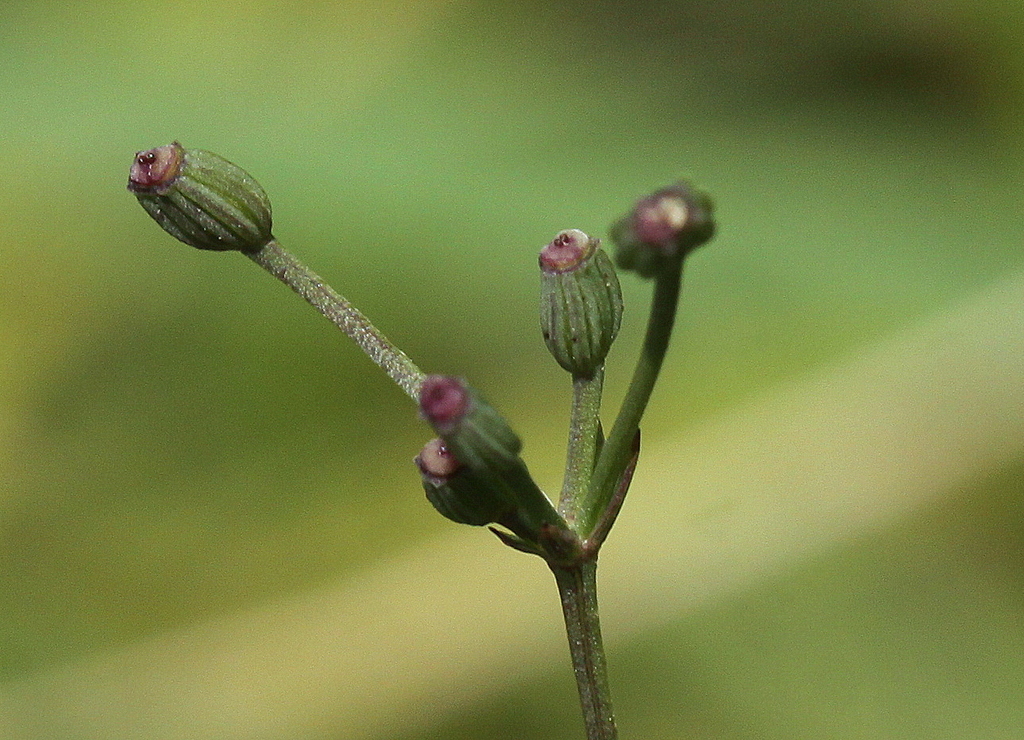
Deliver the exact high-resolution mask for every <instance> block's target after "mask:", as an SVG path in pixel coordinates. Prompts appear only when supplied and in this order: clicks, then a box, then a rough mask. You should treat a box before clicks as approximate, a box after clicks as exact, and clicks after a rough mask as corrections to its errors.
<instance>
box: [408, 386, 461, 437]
mask: <svg viewBox="0 0 1024 740" xmlns="http://www.w3.org/2000/svg"><path fill="white" fill-rule="evenodd" d="M469 402H470V395H469V390H468V389H467V388H466V385H465V383H463V382H462V381H461V380H459V379H458V378H453V377H451V376H448V375H428V376H427V377H426V378H425V379H424V380H423V385H422V387H421V388H420V412H421V413H422V414H423V418H425V419H426V420H427V421H428V422H430V425H431V426H433V427H434V429H436V430H437V431H438V432H440V433H442V434H444V433H445V432H447V431H450V430H451V429H453V428H454V427H455V426H456V425H457V424H458V423H459V422H460V421H462V418H463V417H464V416H465V415H466V413H467V412H468V411H469Z"/></svg>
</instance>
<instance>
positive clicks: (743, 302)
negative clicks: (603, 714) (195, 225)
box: [0, 0, 1024, 740]
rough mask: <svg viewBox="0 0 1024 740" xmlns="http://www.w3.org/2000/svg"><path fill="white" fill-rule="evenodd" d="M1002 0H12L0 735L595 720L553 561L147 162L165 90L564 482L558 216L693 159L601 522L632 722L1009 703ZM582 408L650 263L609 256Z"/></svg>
mask: <svg viewBox="0 0 1024 740" xmlns="http://www.w3.org/2000/svg"><path fill="white" fill-rule="evenodd" d="M1022 28H1024V6H1022V5H1021V4H1020V3H1019V2H1017V0H983V1H981V2H974V1H972V2H966V1H965V0H940V1H939V2H929V3H921V2H911V1H910V0H894V1H887V2H883V1H882V0H847V2H842V3H838V4H832V3H812V2H804V1H802V0H781V1H779V2H769V1H768V0H734V1H732V2H724V3H723V2H707V0H693V1H691V2H679V1H677V2H673V1H670V0H642V1H640V2H631V3H626V2H621V3H619V2H612V1H610V0H605V1H603V2H600V1H599V2H594V1H593V0H592V1H590V2H582V1H580V0H575V1H574V0H560V1H547V2H540V1H534V2H523V3H509V4H500V3H488V2H483V1H482V0H475V1H474V0H448V1H442V0H417V1H415V2H414V1H412V0H379V1H378V2H373V3H370V2H355V1H353V2H328V1H318V0H310V1H309V2H305V3H301V4H298V3H294V4H293V3H279V2H258V1H256V0H251V1H249V2H245V1H237V0H203V2H153V1H151V0H133V2H123V1H115V0H106V1H104V2H96V1H92V0H83V2H78V3H74V4H72V5H67V4H65V3H58V2H53V1H51V0H33V1H31V2H29V1H19V0H6V2H4V3H3V5H2V6H0V100H2V105H0V135H2V136H0V226H2V233H3V239H2V242H0V255H2V257H3V265H4V268H5V269H4V277H3V281H2V285H3V288H2V290H0V351H2V358H3V359H2V361H0V738H2V740H55V739H57V738H60V739H63V740H93V739H95V740H118V739H121V738H124V739H125V740H128V739H129V738H130V739H132V740H138V739H139V738H153V739H155V740H162V739H163V738H168V739H170V738H192V739H194V740H204V739H206V738H209V739H211V740H212V739H214V738H216V739H218V740H220V739H235V738H238V739H242V738H246V739H250V740H263V739H266V740H328V739H339V740H340V739H341V738H346V739H349V738H365V739H366V740H376V739H379V740H385V739H387V740H425V739H427V738H484V737H486V738H516V739H519V740H522V739H536V740H546V739H552V740H553V739H554V738H568V737H580V736H581V726H580V720H579V710H578V706H577V704H576V699H575V687H574V684H573V681H572V677H571V672H570V670H569V666H568V659H567V651H566V648H565V645H564V634H563V632H562V627H561V623H560V619H561V617H560V614H559V611H558V608H557V603H556V595H555V590H554V585H553V583H552V582H550V581H551V579H550V576H549V575H548V574H547V573H546V572H545V570H544V567H543V565H542V564H541V563H540V562H539V561H536V560H534V559H531V558H528V557H526V556H524V555H521V554H519V553H515V552H512V551H511V550H507V549H506V548H503V547H501V546H500V544H499V543H498V542H497V541H496V540H494V538H493V537H491V536H490V535H489V534H488V533H486V532H485V531H483V530H480V529H476V528H468V527H458V526H456V525H454V524H451V523H449V522H447V521H446V520H443V519H442V518H441V517H439V516H437V515H436V514H435V513H434V512H433V510H432V509H430V508H429V506H428V505H427V503H426V501H425V500H424V498H423V495H422V490H421V489H420V487H419V483H418V478H417V474H416V471H415V469H414V467H413V466H412V464H411V460H412V457H413V456H414V455H415V454H416V452H417V451H418V449H419V447H420V445H421V444H422V443H423V442H424V441H425V440H426V439H427V438H428V437H429V433H428V431H427V429H426V428H425V426H424V425H423V424H422V423H421V422H419V421H418V420H417V418H416V415H415V409H414V408H413V406H412V404H410V403H409V402H408V399H406V398H405V397H404V396H403V395H402V394H401V392H400V391H398V390H397V389H396V388H394V387H392V386H391V385H390V384H389V382H388V381H387V379H386V378H384V377H383V375H381V374H380V373H379V372H377V371H376V370H375V368H373V367H372V365H370V364H369V363H368V362H367V361H366V360H365V358H363V357H362V356H361V355H360V354H359V353H358V352H357V351H356V350H355V348H354V347H352V346H351V345H350V344H349V343H348V342H347V340H345V339H344V337H342V336H341V335H340V334H338V333H337V331H336V330H334V328H333V327H331V326H330V325H329V324H327V323H326V322H325V321H324V320H323V319H321V318H320V317H319V316H318V315H317V314H315V312H313V311H312V310H311V309H310V308H309V307H308V306H306V305H305V304H304V303H302V302H301V301H300V300H299V299H298V298H296V297H295V296H294V295H292V294H291V293H290V292H289V291H287V290H286V289H285V288H284V287H283V286H281V285H280V284H278V283H276V281H274V280H272V279H271V278H269V277H268V276H267V275H265V274H264V273H262V272H261V271H260V270H258V269H257V268H256V267H254V266H253V265H252V264H251V263H249V262H248V261H247V260H245V259H244V258H242V257H240V256H239V255H235V254H215V253H201V252H198V251H195V250H192V249H189V248H187V247H184V246H183V245H181V244H178V243H176V242H174V241H173V240H172V239H171V238H170V237H168V236H166V235H165V234H164V233H163V232H161V231H160V230H159V229H158V228H157V227H156V225H155V224H153V223H152V222H151V221H150V220H149V218H148V217H147V216H146V215H145V214H144V213H143V211H142V210H141V209H140V208H139V207H138V205H137V204H136V203H135V200H134V198H132V197H131V196H130V195H129V194H128V193H127V192H126V191H125V182H126V178H127V174H128V167H129V165H130V162H131V158H132V155H133V153H134V152H135V151H136V150H139V149H147V148H150V147H153V146H157V145H161V144H166V143H168V142H170V141H171V140H174V139H179V140H180V141H182V142H183V143H184V144H185V145H186V146H195V147H201V148H206V149H211V150H213V151H216V152H218V153H220V154H222V155H224V156H225V157H227V158H229V159H231V160H233V161H235V162H237V163H238V164H240V165H241V166H243V167H244V168H246V169H247V170H249V171H250V172H251V173H252V174H253V175H255V176H256V177H257V179H259V180H260V182H261V183H262V184H263V186H264V187H265V188H266V189H267V191H268V192H269V193H270V194H271V197H272V199H273V203H274V209H275V221H276V228H275V232H276V234H277V236H278V237H279V239H280V240H281V241H282V242H283V243H284V245H285V246H286V247H288V248H290V249H291V250H292V251H293V252H295V253H296V254H297V255H298V256H299V257H300V258H301V259H303V260H305V261H306V262H308V263H309V264H310V265H311V266H313V267H314V269H316V270H317V271H318V272H320V273H321V274H322V275H324V276H325V277H326V278H327V279H328V280H330V281H331V282H332V283H333V284H334V286H335V287H336V288H337V289H338V290H339V291H341V292H342V293H343V294H345V295H346V296H347V297H348V298H350V299H351V300H352V301H353V302H354V303H355V304H356V305H358V306H360V307H361V308H362V309H363V310H364V311H365V312H366V313H367V314H368V315H370V316H371V317H372V318H373V319H374V320H375V321H376V322H377V323H378V325H379V326H380V327H381V328H382V329H383V330H384V331H385V332H386V333H387V334H388V335H389V336H390V337H391V338H392V339H394V340H395V341H396V342H397V343H398V344H399V345H401V346H402V347H403V348H404V349H406V351H407V352H408V353H409V354H410V355H411V356H412V357H413V358H414V359H415V360H416V361H417V362H418V363H419V364H420V365H421V366H422V367H424V368H425V369H427V370H429V371H435V372H452V373H458V374H462V375H465V376H466V377H468V378H470V379H471V380H472V382H473V383H474V384H475V385H476V386H477V387H479V388H480V389H481V390H482V391H483V392H484V393H485V394H486V395H488V396H489V398H490V400H491V401H492V402H494V403H495V405H497V406H498V407H499V408H501V409H503V410H504V411H505V412H506V414H507V416H509V418H510V419H511V420H512V421H513V423H514V425H515V426H516V427H517V429H518V430H519V431H520V432H521V433H522V435H523V437H524V438H525V440H526V450H525V455H526V457H527V461H528V463H529V464H530V466H531V469H532V470H533V471H534V473H535V476H536V477H537V478H538V479H539V480H540V481H541V483H542V485H543V486H544V487H546V488H547V489H548V490H557V487H558V481H559V476H560V471H559V468H560V464H561V459H562V455H563V452H564V444H565V440H564V435H565V428H564V426H565V423H564V419H565V414H566V411H567V407H568V388H567V380H566V378H565V377H564V376H563V374H562V373H561V371H559V370H558V368H557V367H555V366H554V363H553V362H552V361H551V360H550V359H549V358H548V357H547V356H546V354H545V351H544V348H543V344H542V342H541V340H540V337H539V331H538V328H537V314H536V310H537V309H536V302H537V298H536V291H537V284H538V279H537V275H536V263H535V260H536V252H537V251H538V250H539V249H540V247H542V246H543V245H544V244H545V243H546V242H547V241H548V240H549V239H550V238H551V236H553V235H554V233H555V232H557V231H558V230H559V229H562V228H568V227H577V228H582V229H584V230H586V231H588V232H590V233H592V234H595V235H598V236H604V235H605V233H606V229H607V226H608V224H610V222H611V221H612V220H613V218H615V217H617V216H618V215H620V214H621V213H623V212H625V210H627V209H628V208H629V206H630V204H631V203H632V202H633V200H634V199H635V198H637V197H638V196H640V195H643V194H644V193H646V192H648V191H650V190H653V189H655V188H657V187H660V186H662V185H664V184H667V183H668V182H671V181H672V180H673V179H675V178H677V177H679V176H681V175H685V176H690V177H692V178H693V179H694V180H695V181H696V182H698V183H699V184H700V185H701V186H703V187H704V188H706V189H708V190H710V191H711V192H712V193H713V194H714V195H715V197H716V200H717V204H718V214H719V221H720V235H719V237H718V238H717V239H716V240H715V241H714V242H713V243H712V244H711V245H709V246H707V247H704V248H703V249H702V250H701V251H699V252H698V253H696V254H695V255H694V256H693V257H692V258H691V259H690V260H689V261H688V263H687V275H686V286H685V290H684V299H683V305H682V309H681V317H680V320H679V325H678V327H677V330H676V336H675V343H674V345H673V349H672V352H671V353H670V356H669V358H668V362H667V367H666V370H665V373H664V381H663V384H662V385H661V386H660V387H659V389H658V391H657V393H656V396H655V398H654V403H653V406H652V408H651V410H650V412H649V414H648V417H647V420H646V423H645V425H644V435H645V436H644V451H643V454H642V458H641V469H640V471H639V473H638V475H637V478H636V480H635V481H634V486H633V491H632V492H631V494H630V500H629V501H627V505H626V507H625V510H624V512H623V515H622V517H621V519H620V523H619V524H618V525H617V527H616V530H615V532H613V534H612V537H611V539H610V540H609V542H608V544H607V546H606V548H605V551H604V553H603V555H602V581H601V588H602V601H603V607H602V608H603V612H604V616H605V637H606V642H607V646H608V649H609V660H610V665H611V674H612V676H611V677H612V682H613V692H614V695H615V699H616V703H617V710H618V714H619V717H620V729H621V735H622V737H623V738H641V737H644V738H659V739H660V738H664V739H669V740H670V739H673V738H680V739H683V738H704V739H707V740H711V739H721V740H740V739H744V740H746V739H748V738H749V739H750V740H754V739H758V740H763V739H771V738H779V739H780V740H781V739H782V738H785V739H786V740H798V739H801V738H806V739H807V740H811V739H814V740H818V739H820V738H837V739H843V740H845V739H850V740H853V739H855V738H856V739H861V738H864V739H867V738H871V739H872V740H877V739H879V738H921V739H922V740H924V739H927V740H941V739H945V738H949V739H953V738H970V739H972V740H979V739H988V738H992V739H996V738H999V739H1003V738H1019V737H1024V597H1022V593H1024V589H1022V586H1024V506H1022V502H1021V496H1022V494H1024V257H1022V253H1021V245H1022V236H1024V222H1022V218H1021V213H1022V209H1021V203H1022V200H1021V196H1022V194H1024V187H1022V185H1024V183H1022V178H1021V165H1022V160H1024V158H1022V156H1021V155H1022V144H1024V126H1022V124H1021V120H1022V114H1024V102H1022V101H1024V96H1022V91H1024V53H1022V49H1021V31H1022ZM623 283H624V289H625V294H626V295H625V298H626V302H627V304H626V310H627V316H626V321H625V325H624V328H623V333H622V338H621V339H620V340H619V342H618V344H617V346H616V348H615V349H614V350H613V354H612V357H611V358H610V361H609V383H608V391H607V403H608V411H607V414H608V415H611V414H612V413H613V411H614V408H615V402H616V401H617V399H618V398H619V397H620V396H621V393H622V391H623V389H624V387H625V382H626V380H627V378H628V376H629V373H630V370H631V365H632V358H633V356H634V353H635V350H636V347H637V344H638V339H639V335H640V333H641V330H642V326H643V321H644V315H645V304H646V302H647V300H648V296H649V286H648V285H644V284H642V283H641V282H640V281H638V280H636V279H635V278H634V277H631V276H625V277H624V278H623Z"/></svg>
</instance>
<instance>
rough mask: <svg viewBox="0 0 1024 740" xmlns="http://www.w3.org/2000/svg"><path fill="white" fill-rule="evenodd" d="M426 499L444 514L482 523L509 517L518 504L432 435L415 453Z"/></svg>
mask: <svg viewBox="0 0 1024 740" xmlns="http://www.w3.org/2000/svg"><path fill="white" fill-rule="evenodd" d="M416 464H417V465H418V466H419V469H420V475H421V477H422V479H423V490H424V491H425V492H426V494H427V500H428V501H430V503H431V504H432V505H433V507H434V508H435V509H437V511H438V512H439V513H440V514H441V515H442V516H444V517H447V518H448V519H451V520H452V521H453V522H458V523H459V524H472V525H475V526H482V525H484V524H494V523H496V522H500V521H502V520H504V519H507V518H508V517H509V516H510V514H511V513H512V511H513V510H514V509H515V504H514V503H511V502H509V500H508V499H507V498H506V497H505V496H504V495H503V491H502V489H500V488H497V487H495V486H493V485H489V484H488V483H487V482H486V481H485V480H482V479H481V478H480V477H479V476H477V475H476V474H474V473H473V471H472V470H470V469H469V468H468V467H466V466H465V465H462V463H460V462H459V461H458V460H457V459H456V458H455V456H454V455H453V454H452V453H451V452H450V451H449V450H448V448H447V447H446V446H445V443H444V441H443V440H441V439H432V440H430V441H429V442H427V444H426V445H425V446H424V447H423V449H422V450H421V451H420V454H419V455H418V456H417V457H416Z"/></svg>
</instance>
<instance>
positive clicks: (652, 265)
mask: <svg viewBox="0 0 1024 740" xmlns="http://www.w3.org/2000/svg"><path fill="white" fill-rule="evenodd" d="M713 209H714V207H713V204H712V202H711V198H710V197H709V196H708V195H707V194H706V193H702V192H700V191H698V190H694V189H693V188H692V187H691V186H690V184H689V183H686V182H678V183H676V184H675V185H670V186H669V187H667V188H664V189H662V190H659V191H657V192H655V193H652V194H651V195H649V196H647V197H646V198H641V199H640V200H639V201H638V202H637V204H636V206H634V208H633V211H632V212H631V213H630V214H629V215H627V216H624V217H623V218H621V219H620V220H619V221H618V222H616V223H615V224H614V225H613V226H612V241H614V242H615V246H616V247H617V251H616V253H615V261H616V263H617V264H618V265H619V267H621V268H622V269H624V270H635V271H636V272H637V273H638V274H639V275H640V276H641V277H654V276H655V275H657V274H658V273H659V272H661V271H662V270H663V269H666V266H670V265H674V264H675V263H676V261H677V260H679V259H680V258H682V257H685V256H686V255H687V254H688V253H689V252H690V251H692V250H693V249H696V248H697V247H699V246H700V245H701V244H703V243H704V242H706V241H708V240H709V239H710V238H711V237H712V236H714V233H715V221H714V218H713V216H712V211H713Z"/></svg>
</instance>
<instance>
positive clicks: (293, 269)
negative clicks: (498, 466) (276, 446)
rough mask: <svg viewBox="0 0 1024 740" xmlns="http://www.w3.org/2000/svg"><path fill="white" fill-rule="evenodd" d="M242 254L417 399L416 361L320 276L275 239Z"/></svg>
mask: <svg viewBox="0 0 1024 740" xmlns="http://www.w3.org/2000/svg"><path fill="white" fill-rule="evenodd" d="M244 254H245V256H246V257H248V258H249V259H251V260H252V261H253V262H255V263H256V264H257V265H259V266H260V267H262V268H263V269H264V270H266V271H267V272H269V273H270V274H271V275H273V276H274V277H276V278H277V279H278V280H280V281H281V282H282V283H284V284H285V285H287V286H288V287H289V288H291V289H292V290H294V291H295V292H296V293H298V294H299V295H300V296H302V297H303V298H304V299H305V300H306V302H307V303H309V304H310V305H311V306H312V307H313V308H315V309H316V310H317V311H319V312H320V313H322V314H323V315H324V316H326V317H327V318H328V319H330V320H331V322H333V323H334V325H335V326H337V327H338V328H339V329H341V330H342V331H343V332H345V334H347V335H348V336H349V338H351V339H352V341H354V342H355V343H356V344H358V345H359V348H360V349H362V350H363V352H365V353H366V354H367V356H368V357H369V358H370V359H371V360H373V361H374V362H375V363H376V364H377V366H378V367H380V369H381V370H383V371H384V372H385V373H387V374H388V376H389V377H390V378H391V379H392V380H393V381H395V383H397V384H398V386H399V387H400V388H401V389H402V390H403V391H405V392H406V393H407V394H408V395H409V397H411V398H412V399H413V400H414V401H417V400H418V399H419V392H420V386H421V385H422V384H423V377H424V375H423V373H422V372H421V371H420V369H419V368H418V367H416V365H415V363H413V361H412V360H410V359H409V357H408V356H407V355H406V354H405V353H404V352H402V351H401V350H400V349H398V348H397V347H396V346H395V345H393V344H392V343H391V342H390V341H389V340H388V338H387V337H385V336H384V335H383V334H381V333H380V331H378V330H377V327H375V326H374V325H373V324H371V323H370V320H369V319H368V318H366V316H364V315H363V313H362V312H361V311H359V309H357V308H356V307H355V306H353V305H352V304H351V303H349V302H348V301H347V300H345V299H344V298H343V297H342V296H340V295H338V294H337V293H336V292H335V291H334V289H333V288H331V286H329V285H328V284H327V283H325V282H324V281H323V279H322V278H321V277H320V276H319V275H317V274H316V273H315V272H313V271H312V270H310V269H309V268H308V267H306V266H305V265H304V264H302V263H301V262H299V261H298V260H297V259H295V257H293V256H292V255H291V254H290V253H288V252H287V251H285V250H284V249H283V248H282V247H281V245H280V244H279V243H278V242H277V240H276V239H273V240H271V241H270V242H268V243H267V244H266V246H264V247H262V248H261V249H258V250H256V251H255V252H245V253H244Z"/></svg>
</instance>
